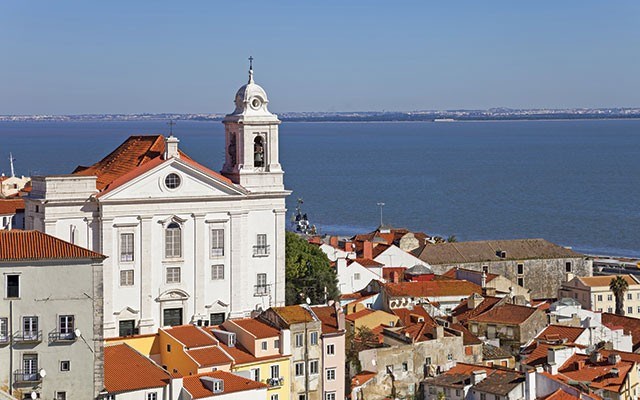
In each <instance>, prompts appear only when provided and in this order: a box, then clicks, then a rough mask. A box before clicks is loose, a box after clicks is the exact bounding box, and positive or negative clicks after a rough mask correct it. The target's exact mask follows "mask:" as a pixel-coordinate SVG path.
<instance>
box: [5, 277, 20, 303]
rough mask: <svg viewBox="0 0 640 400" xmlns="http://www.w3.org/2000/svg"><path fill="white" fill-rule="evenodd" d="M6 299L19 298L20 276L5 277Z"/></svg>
mask: <svg viewBox="0 0 640 400" xmlns="http://www.w3.org/2000/svg"><path fill="white" fill-rule="evenodd" d="M6 279H7V290H6V293H7V298H8V299H18V298H20V275H7V278H6Z"/></svg>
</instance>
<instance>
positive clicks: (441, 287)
mask: <svg viewBox="0 0 640 400" xmlns="http://www.w3.org/2000/svg"><path fill="white" fill-rule="evenodd" d="M384 289H385V290H386V291H387V293H388V294H389V295H390V296H391V297H399V296H411V297H444V296H469V295H471V294H473V293H482V288H481V287H480V286H478V285H476V284H475V283H471V282H469V281H462V280H460V281H458V280H442V281H440V280H438V281H427V282H399V283H386V284H384Z"/></svg>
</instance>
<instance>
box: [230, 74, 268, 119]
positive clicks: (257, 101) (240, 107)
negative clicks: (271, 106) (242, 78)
mask: <svg viewBox="0 0 640 400" xmlns="http://www.w3.org/2000/svg"><path fill="white" fill-rule="evenodd" d="M268 103H269V98H268V97H267V92H266V91H265V90H264V89H263V88H262V86H260V85H258V84H257V83H255V82H254V81H253V69H249V82H247V84H246V85H243V86H242V87H241V88H240V89H238V91H237V92H236V97H235V105H236V109H235V110H234V111H233V114H246V113H251V114H263V113H264V114H270V113H269V111H268V110H267V104H268Z"/></svg>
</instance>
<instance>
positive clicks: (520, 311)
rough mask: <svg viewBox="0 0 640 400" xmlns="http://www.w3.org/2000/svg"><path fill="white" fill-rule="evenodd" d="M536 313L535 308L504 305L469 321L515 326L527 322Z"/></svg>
mask: <svg viewBox="0 0 640 400" xmlns="http://www.w3.org/2000/svg"><path fill="white" fill-rule="evenodd" d="M536 311H538V309H537V308H533V307H527V306H518V305H515V304H508V303H505V304H501V305H498V306H496V307H493V308H492V309H490V310H489V311H487V312H484V313H482V314H480V315H478V316H475V317H472V318H469V321H476V322H490V323H491V322H494V323H498V324H506V325H517V324H521V323H523V322H524V321H526V320H528V319H529V317H531V316H532V315H533V314H534V313H535V312H536Z"/></svg>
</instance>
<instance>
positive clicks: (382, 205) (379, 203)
mask: <svg viewBox="0 0 640 400" xmlns="http://www.w3.org/2000/svg"><path fill="white" fill-rule="evenodd" d="M377 204H378V207H380V226H382V208H383V207H384V203H382V202H378V203H377Z"/></svg>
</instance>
